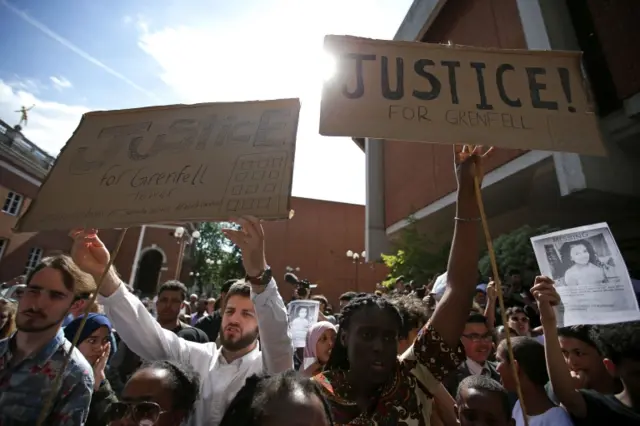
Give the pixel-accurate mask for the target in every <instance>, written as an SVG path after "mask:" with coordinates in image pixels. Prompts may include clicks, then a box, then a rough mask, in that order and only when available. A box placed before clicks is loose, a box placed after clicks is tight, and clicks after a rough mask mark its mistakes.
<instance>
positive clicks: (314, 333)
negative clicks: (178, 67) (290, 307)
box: [302, 321, 337, 377]
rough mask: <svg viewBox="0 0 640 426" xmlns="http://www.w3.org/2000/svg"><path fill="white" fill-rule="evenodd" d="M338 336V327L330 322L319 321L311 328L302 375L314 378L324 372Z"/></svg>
mask: <svg viewBox="0 0 640 426" xmlns="http://www.w3.org/2000/svg"><path fill="white" fill-rule="evenodd" d="M336 334H337V328H336V326H335V325H333V324H331V323H330V322H329V321H319V322H317V323H315V324H313V325H312V326H311V327H310V328H309V331H308V332H307V341H306V345H305V347H304V363H303V367H302V370H303V372H302V374H304V375H305V376H308V377H312V376H315V375H316V374H318V373H320V372H321V371H322V367H323V366H324V365H325V364H326V363H327V361H329V356H330V355H331V349H333V343H334V342H335V340H336Z"/></svg>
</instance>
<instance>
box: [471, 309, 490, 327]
mask: <svg viewBox="0 0 640 426" xmlns="http://www.w3.org/2000/svg"><path fill="white" fill-rule="evenodd" d="M467 324H484V325H487V318H486V317H485V316H484V315H482V314H479V313H477V312H471V313H470V314H469V316H468V317H467Z"/></svg>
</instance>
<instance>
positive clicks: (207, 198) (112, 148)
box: [16, 99, 300, 231]
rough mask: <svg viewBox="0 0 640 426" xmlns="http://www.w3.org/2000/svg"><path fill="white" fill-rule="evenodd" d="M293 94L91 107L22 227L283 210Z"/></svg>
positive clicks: (294, 114) (266, 214) (268, 215)
mask: <svg viewBox="0 0 640 426" xmlns="http://www.w3.org/2000/svg"><path fill="white" fill-rule="evenodd" d="M299 113H300V102H299V100H298V99H282V100H275V101H256V102H237V103H207V104H197V105H172V106H163V107H152V108H140V109H130V110H121V111H103V112H91V113H88V114H85V115H84V116H83V117H82V121H81V122H80V125H79V126H78V128H77V129H76V131H75V132H74V134H73V136H72V137H71V139H69V141H68V142H67V144H66V146H65V147H64V148H63V150H62V152H61V153H60V156H59V157H58V159H57V161H56V163H55V166H54V167H53V170H52V171H51V172H50V173H49V175H48V176H47V179H46V180H45V182H44V184H43V185H42V187H41V188H40V191H39V192H38V195H37V197H36V199H35V201H34V202H33V203H31V205H30V206H29V209H28V210H27V211H26V213H25V214H24V215H23V216H22V217H21V218H20V220H19V221H18V224H17V226H16V229H17V230H18V231H42V230H53V229H71V228H75V227H91V228H114V227H122V228H124V227H129V226H133V225H140V224H145V223H159V222H186V221H198V220H202V221H215V220H227V219H229V218H230V217H237V216H240V215H254V216H257V217H259V218H264V219H280V218H282V219H284V218H287V217H288V215H289V201H290V196H291V183H292V176H293V162H294V155H295V143H296V132H297V127H298V115H299Z"/></svg>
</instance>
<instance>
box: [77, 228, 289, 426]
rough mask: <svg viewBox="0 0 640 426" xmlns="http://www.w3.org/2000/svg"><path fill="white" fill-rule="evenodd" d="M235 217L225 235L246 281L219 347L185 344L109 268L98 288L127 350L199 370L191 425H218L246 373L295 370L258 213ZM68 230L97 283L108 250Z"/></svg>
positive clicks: (231, 298) (230, 302) (89, 235)
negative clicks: (235, 222)
mask: <svg viewBox="0 0 640 426" xmlns="http://www.w3.org/2000/svg"><path fill="white" fill-rule="evenodd" d="M238 222H239V223H240V225H241V226H242V229H241V230H225V231H224V233H225V235H226V236H227V237H228V238H229V239H230V240H231V241H233V242H234V243H235V244H236V245H237V246H238V247H239V248H240V249H241V250H242V255H243V256H242V257H243V265H244V268H245V271H246V273H247V278H246V280H245V281H246V282H247V283H244V282H240V283H236V284H234V285H233V286H232V288H231V289H230V290H229V293H228V294H227V297H226V308H225V312H224V314H223V318H222V326H221V331H220V337H221V347H218V346H217V345H216V344H215V343H206V344H198V343H192V342H188V341H186V340H183V339H180V338H179V337H178V336H176V335H175V334H174V333H173V332H171V331H169V330H165V329H163V328H162V327H161V326H160V325H159V324H158V323H157V321H155V320H154V319H153V317H152V316H151V315H150V314H149V313H148V312H147V310H146V309H145V307H144V306H143V305H142V303H140V301H139V300H138V299H137V298H136V297H135V296H134V295H132V294H131V293H130V292H128V291H127V290H126V289H125V287H124V285H123V284H122V282H121V281H120V279H119V277H118V276H117V274H116V273H115V271H114V270H111V271H109V273H108V274H107V278H106V279H105V282H104V283H103V285H102V287H101V288H100V294H101V296H102V297H101V298H100V299H101V300H100V303H102V304H103V305H104V307H105V312H106V314H107V316H108V317H109V318H110V319H111V321H112V323H113V325H114V327H115V328H116V329H117V330H118V332H119V334H120V336H121V338H122V340H123V341H124V342H125V343H126V344H127V346H128V347H129V348H130V349H131V350H133V351H134V352H135V353H137V354H138V355H139V356H141V357H142V358H144V359H147V360H150V361H151V360H157V359H169V360H174V361H178V362H182V363H188V364H191V365H192V366H193V367H194V369H195V370H196V371H197V372H198V373H199V374H200V376H201V396H200V398H201V399H200V400H199V401H198V402H197V403H196V406H195V415H194V418H193V419H192V424H194V425H211V426H216V425H218V424H219V422H220V420H221V419H222V416H223V415H224V412H225V410H226V408H227V406H228V405H229V403H230V402H231V401H232V399H233V398H234V396H235V395H236V393H237V392H238V391H239V390H240V389H241V388H242V386H243V385H244V383H245V380H246V378H247V377H249V376H251V375H253V374H262V373H268V374H275V373H280V372H283V371H286V370H288V369H291V368H293V347H292V344H291V338H290V336H289V335H288V334H287V311H286V308H285V305H284V302H283V300H282V298H281V297H280V294H279V293H278V289H277V287H276V283H275V281H274V280H273V279H272V278H271V271H270V269H269V267H268V266H267V263H266V260H265V254H264V231H263V229H262V226H261V225H260V222H259V221H258V220H257V219H255V218H246V219H240V220H239V221H238ZM72 235H73V238H74V243H73V247H72V256H73V259H74V261H75V262H76V264H77V265H78V266H79V267H80V268H82V269H83V270H84V271H85V272H88V273H90V274H91V275H93V276H94V277H96V280H97V279H98V278H99V276H100V275H101V274H102V272H103V271H104V269H105V267H106V265H107V264H108V262H109V256H110V255H109V251H108V250H107V249H106V248H105V246H104V244H103V243H102V241H100V239H99V238H98V236H97V235H96V230H77V231H74V232H73V233H72ZM248 283H250V284H248ZM258 329H259V330H260V337H261V339H260V346H258V341H257V337H258Z"/></svg>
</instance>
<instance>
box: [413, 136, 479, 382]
mask: <svg viewBox="0 0 640 426" xmlns="http://www.w3.org/2000/svg"><path fill="white" fill-rule="evenodd" d="M489 152H490V151H487V154H488V153H489ZM454 155H455V165H456V175H457V178H458V202H457V211H456V217H455V228H454V232H453V242H452V244H451V252H450V254H449V264H448V267H447V288H446V291H445V293H444V295H443V296H442V299H441V300H440V302H438V303H437V304H436V308H435V311H434V313H433V315H432V316H431V319H430V320H429V322H427V324H426V325H425V326H424V327H423V328H422V330H420V332H419V333H418V336H417V337H416V340H415V341H414V342H413V345H411V348H409V351H408V352H409V354H408V356H407V358H406V360H405V361H404V362H405V363H408V364H407V365H409V366H410V368H411V369H412V372H413V374H414V375H415V376H416V377H417V378H418V380H420V381H421V382H422V383H423V384H425V385H426V381H427V380H426V379H423V378H427V377H429V376H431V375H432V376H433V377H434V378H435V379H436V380H438V381H442V380H443V379H444V378H445V377H446V376H447V375H448V374H450V373H451V372H452V371H453V370H455V369H456V368H457V367H458V365H459V364H460V363H461V362H462V361H463V360H464V350H463V349H462V345H461V343H460V336H461V335H462V332H463V330H464V326H465V324H466V322H467V318H468V316H469V312H470V311H471V306H472V303H473V296H474V295H475V292H476V286H477V285H478V283H477V279H478V257H479V253H478V250H479V247H478V228H479V224H480V217H479V216H480V214H479V210H478V206H477V204H476V198H475V188H474V185H475V183H474V179H475V177H476V169H477V170H478V179H480V181H481V179H482V173H481V171H482V168H481V161H482V160H481V159H482V156H481V153H480V148H479V147H476V148H474V149H473V150H470V149H468V148H467V147H465V148H464V149H463V150H462V152H457V151H456V149H455V147H454ZM485 155H486V154H485ZM403 357H404V355H403ZM413 360H415V361H417V362H416V363H413V362H411V361H413Z"/></svg>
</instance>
